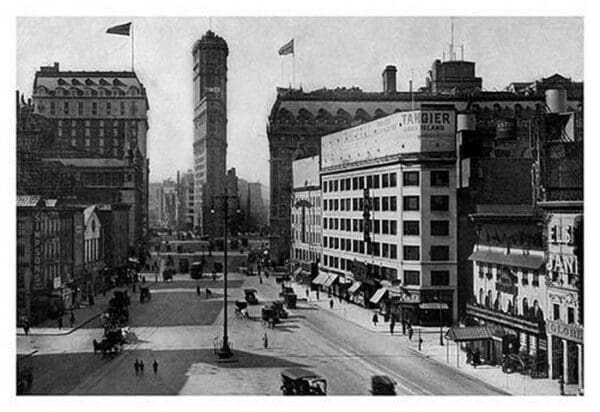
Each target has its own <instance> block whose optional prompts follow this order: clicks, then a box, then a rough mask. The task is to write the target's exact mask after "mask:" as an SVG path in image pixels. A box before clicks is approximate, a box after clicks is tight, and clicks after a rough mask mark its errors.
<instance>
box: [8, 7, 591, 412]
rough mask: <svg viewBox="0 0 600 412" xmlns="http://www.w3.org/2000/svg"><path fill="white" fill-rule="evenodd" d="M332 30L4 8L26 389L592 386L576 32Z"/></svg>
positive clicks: (519, 18)
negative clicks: (10, 27) (10, 25)
mask: <svg viewBox="0 0 600 412" xmlns="http://www.w3.org/2000/svg"><path fill="white" fill-rule="evenodd" d="M340 7H342V6H341V5H340ZM111 10H112V9H111ZM316 13H318V11H317V12H316ZM339 13H341V14H342V15H339V16H335V15H327V13H323V14H322V15H319V14H316V15H312V14H311V15H305V16H303V15H298V16H295V15H278V13H273V14H272V15H248V16H243V15H239V16H236V14H235V13H229V14H230V15H220V14H211V13H210V12H209V11H207V12H206V13H205V14H196V15H180V16H177V15H152V13H145V12H144V10H142V9H140V10H139V12H138V13H137V14H134V13H132V14H129V15H122V14H115V15H114V16H112V15H111V14H109V13H104V14H101V15H91V14H90V15H86V13H80V14H79V15H61V13H52V14H53V15H51V14H50V13H48V15H44V14H35V15H29V14H22V15H17V16H14V17H12V18H13V19H14V23H15V24H14V28H15V33H13V34H14V36H15V39H14V40H15V49H14V51H15V52H16V56H15V60H14V62H15V63H14V67H12V68H11V70H14V74H15V75H16V78H15V77H10V76H7V77H8V78H9V81H10V86H9V91H12V94H13V96H12V99H11V100H12V104H13V105H14V106H13V107H12V109H11V111H10V112H9V113H7V115H6V116H5V118H8V117H10V118H11V119H14V121H15V123H14V126H15V127H14V128H13V129H10V133H11V134H10V135H5V140H7V141H12V142H13V144H14V149H13V148H12V146H9V147H11V149H10V150H8V149H7V151H10V153H7V155H8V156H10V157H12V158H13V159H14V163H12V164H11V165H10V166H9V167H8V168H7V171H6V172H5V173H8V174H12V175H13V176H14V178H15V180H14V181H13V182H14V183H11V184H10V185H8V186H7V190H6V193H7V195H6V199H7V201H6V203H7V206H6V213H7V214H10V215H12V216H14V219H15V222H14V226H12V224H11V225H7V226H6V227H5V229H4V232H5V233H4V234H5V237H7V238H9V242H10V243H9V245H10V246H9V248H10V250H8V251H5V252H6V254H7V255H8V256H10V258H11V259H15V260H14V266H12V265H11V264H8V267H7V270H6V271H5V272H6V275H7V276H6V277H7V278H11V279H14V281H13V282H14V283H8V284H7V285H6V286H5V288H7V289H8V290H7V291H6V292H7V293H6V295H7V296H8V297H9V298H10V299H14V300H10V299H9V300H7V301H5V308H8V309H9V310H8V312H7V313H8V316H9V324H8V325H7V328H8V329H7V330H8V336H9V339H10V341H11V342H14V341H15V340H16V344H15V349H16V351H15V353H12V354H11V355H10V356H11V359H12V361H11V364H13V365H16V367H15V369H14V370H13V371H12V372H11V373H14V375H15V377H14V379H15V380H14V384H12V383H11V387H10V388H6V389H7V391H8V392H9V393H11V396H16V397H17V398H20V399H23V398H29V397H34V396H40V395H50V396H58V397H69V396H75V395H86V396H89V395H92V396H99V397H110V396H113V395H127V396H132V395H133V396H148V395H166V396H172V395H192V396H199V395H209V396H223V395H225V396H232V395H233V396H240V395H241V396H260V397H262V396H275V397H285V396H290V395H291V396H299V395H315V396H360V397H370V396H374V395H387V396H396V397H402V396H405V397H406V396H415V395H416V396H426V397H427V396H428V397H431V396H433V397H437V396H471V395H474V396H495V397H497V396H501V397H505V396H507V397H508V396H519V397H522V396H550V397H563V396H571V397H581V396H584V393H585V387H586V385H585V384H586V383H587V382H586V380H585V379H584V376H586V374H585V372H586V368H588V367H589V366H588V364H589V365H593V364H591V363H590V362H589V361H587V358H586V357H585V356H584V352H585V346H584V318H585V317H587V318H589V316H593V312H592V313H591V314H590V312H588V315H589V316H584V185H583V183H584V149H583V148H584V135H585V131H586V129H585V127H584V118H585V116H584V112H585V110H584V108H585V105H584V82H585V81H584V21H585V24H588V22H587V20H586V18H584V16H583V15H582V14H577V13H565V14H564V15H555V14H552V15H546V13H542V12H539V13H536V14H533V15H532V14H531V13H524V14H523V15H502V14H499V15H468V14H467V13H460V12H457V13H446V14H441V15H440V14H436V15H426V14H422V15H403V14H402V13H400V12H396V13H389V14H377V15H368V14H365V15H364V16H362V15H348V16H344V15H343V13H344V11H343V9H340V10H339ZM586 41H591V40H590V39H589V38H586ZM586 57H587V56H586ZM7 64H11V65H13V63H7ZM586 73H590V75H592V76H593V75H594V74H593V73H592V72H591V71H587V70H586ZM15 82H16V83H15ZM5 97H7V99H8V96H5ZM586 167H587V165H586ZM13 184H16V187H15V186H13ZM592 185H593V183H592ZM15 189H16V193H15ZM13 201H14V202H15V203H14V204H13V203H12V202H13ZM592 212H593V211H592ZM15 249H16V254H15ZM592 253H593V250H592ZM590 256H592V255H590ZM592 260H593V259H592ZM592 264H593V263H592ZM589 270H593V266H591V265H590V268H589ZM14 274H16V276H14ZM591 299H592V300H589V301H586V302H585V304H586V305H592V309H593V306H594V305H595V304H596V303H595V302H594V301H593V296H592V297H591ZM588 309H589V308H588ZM13 311H14V312H13ZM592 320H593V317H592ZM13 333H14V335H13ZM15 335H16V336H15ZM586 336H587V335H586ZM586 340H588V341H591V342H593V341H594V340H593V339H586ZM593 369H594V368H593V366H592V367H591V369H589V371H590V373H591V372H593ZM7 373H8V372H7ZM281 399H282V400H283V399H284V398H281ZM234 402H235V400H234ZM396 403H397V405H401V403H400V400H398V401H397V402H396ZM233 405H236V404H235V403H234V404H233ZM233 405H232V406H231V407H232V408H234V407H235V408H243V405H242V404H241V403H238V404H237V406H233ZM315 405H318V404H315ZM438 405H441V404H438ZM40 406H41V405H40ZM65 407H66V406H65ZM398 407H401V406H398ZM437 408H438V409H442V408H443V407H442V406H438V407H437ZM411 409H412V408H411Z"/></svg>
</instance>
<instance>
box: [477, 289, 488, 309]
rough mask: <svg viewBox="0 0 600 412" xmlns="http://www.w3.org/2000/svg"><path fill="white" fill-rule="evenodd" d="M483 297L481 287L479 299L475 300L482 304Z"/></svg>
mask: <svg viewBox="0 0 600 412" xmlns="http://www.w3.org/2000/svg"><path fill="white" fill-rule="evenodd" d="M483 299H484V298H483V288H479V300H478V301H477V303H479V304H480V305H483V304H484V301H483ZM486 306H487V305H486Z"/></svg>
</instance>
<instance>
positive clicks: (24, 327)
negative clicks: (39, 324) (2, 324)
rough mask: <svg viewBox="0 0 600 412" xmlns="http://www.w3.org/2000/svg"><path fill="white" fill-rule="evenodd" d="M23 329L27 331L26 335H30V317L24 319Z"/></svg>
mask: <svg viewBox="0 0 600 412" xmlns="http://www.w3.org/2000/svg"><path fill="white" fill-rule="evenodd" d="M23 331H24V332H25V335H29V319H27V318H25V320H24V321H23Z"/></svg>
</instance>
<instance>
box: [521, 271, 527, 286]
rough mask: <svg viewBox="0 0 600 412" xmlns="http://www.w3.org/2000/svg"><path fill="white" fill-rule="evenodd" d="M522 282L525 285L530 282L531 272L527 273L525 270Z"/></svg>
mask: <svg viewBox="0 0 600 412" xmlns="http://www.w3.org/2000/svg"><path fill="white" fill-rule="evenodd" d="M521 284H522V285H523V286H526V285H528V284H529V273H527V271H523V273H522V275H521Z"/></svg>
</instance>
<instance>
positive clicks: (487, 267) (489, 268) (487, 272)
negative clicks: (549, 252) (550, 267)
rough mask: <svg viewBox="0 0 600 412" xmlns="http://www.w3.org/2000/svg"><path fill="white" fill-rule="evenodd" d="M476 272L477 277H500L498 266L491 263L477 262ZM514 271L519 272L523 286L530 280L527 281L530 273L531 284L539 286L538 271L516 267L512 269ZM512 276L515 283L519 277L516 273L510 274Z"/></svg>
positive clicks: (497, 278)
mask: <svg viewBox="0 0 600 412" xmlns="http://www.w3.org/2000/svg"><path fill="white" fill-rule="evenodd" d="M477 266H478V273H479V277H480V278H483V277H486V278H488V279H489V280H492V279H494V277H495V278H496V280H499V278H500V272H499V270H498V269H499V266H498V265H493V264H485V263H478V264H477ZM514 270H515V272H514V273H520V274H521V284H522V285H523V286H527V285H529V283H530V281H529V275H531V285H532V286H539V285H540V279H539V272H538V271H537V270H529V269H522V270H519V269H517V268H515V269H514ZM512 276H513V278H514V279H513V280H514V282H515V283H519V278H518V276H516V275H512Z"/></svg>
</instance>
